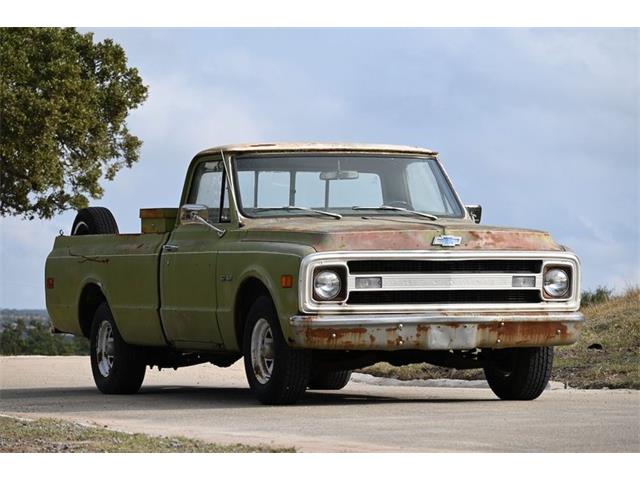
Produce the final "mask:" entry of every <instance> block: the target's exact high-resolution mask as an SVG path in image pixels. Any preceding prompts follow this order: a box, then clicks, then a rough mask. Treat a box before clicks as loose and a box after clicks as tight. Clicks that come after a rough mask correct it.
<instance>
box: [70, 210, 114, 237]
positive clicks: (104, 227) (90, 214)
mask: <svg viewBox="0 0 640 480" xmlns="http://www.w3.org/2000/svg"><path fill="white" fill-rule="evenodd" d="M110 233H111V234H113V233H120V232H119V230H118V224H117V223H116V219H115V218H114V216H113V214H112V213H111V211H109V209H108V208H104V207H89V208H83V209H82V210H79V211H78V214H77V215H76V218H75V220H74V221H73V227H71V235H74V236H76V235H105V234H110Z"/></svg>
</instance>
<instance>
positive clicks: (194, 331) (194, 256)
mask: <svg viewBox="0 0 640 480" xmlns="http://www.w3.org/2000/svg"><path fill="white" fill-rule="evenodd" d="M193 171H194V174H193V175H192V177H191V180H189V179H187V182H189V181H190V185H189V191H188V194H187V197H186V198H187V202H186V203H189V204H199V205H205V206H206V207H207V209H208V212H209V221H210V222H211V223H213V224H215V225H216V226H218V227H220V228H227V227H228V225H225V224H227V223H228V222H229V207H228V205H229V199H228V189H227V186H226V176H225V168H224V164H223V162H222V160H221V159H216V160H211V159H210V158H209V159H203V161H202V162H200V163H199V164H198V165H197V166H196V167H195V170H193ZM223 241H224V240H223V239H221V238H220V237H219V236H218V234H217V233H216V232H215V231H214V230H212V229H211V228H210V227H208V226H207V225H203V224H180V222H178V224H177V225H176V228H175V229H174V230H173V232H172V233H171V236H170V237H169V240H168V241H167V243H166V244H165V245H164V247H163V251H162V255H161V257H160V263H161V268H160V298H161V301H162V303H161V307H160V316H161V319H162V325H163V328H164V331H165V334H166V336H167V339H168V340H169V342H170V343H172V344H173V345H175V346H176V347H181V348H194V349H198V348H201V349H203V350H211V349H222V348H223V342H222V337H221V334H220V330H219V328H218V321H217V318H216V302H217V298H216V264H217V256H218V250H219V249H220V246H221V243H222V242H223Z"/></svg>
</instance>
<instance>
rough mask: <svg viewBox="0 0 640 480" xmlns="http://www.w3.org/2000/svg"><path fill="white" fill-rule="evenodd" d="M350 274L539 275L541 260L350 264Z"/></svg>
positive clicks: (393, 261)
mask: <svg viewBox="0 0 640 480" xmlns="http://www.w3.org/2000/svg"><path fill="white" fill-rule="evenodd" d="M347 265H348V266H349V271H350V272H351V273H367V274H375V273H413V272H416V273H417V272H419V273H477V272H483V273H540V271H541V270H542V260H500V259H482V260H352V261H349V262H347Z"/></svg>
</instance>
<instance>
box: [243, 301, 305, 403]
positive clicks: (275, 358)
mask: <svg viewBox="0 0 640 480" xmlns="http://www.w3.org/2000/svg"><path fill="white" fill-rule="evenodd" d="M243 353H244V367H245V373H246V375H247V380H248V381H249V386H250V387H251V390H252V391H253V393H254V394H255V395H256V397H258V400H260V401H261V402H262V403H264V404H267V405H286V404H293V403H296V402H297V401H298V400H299V399H300V397H302V395H303V394H304V392H305V390H306V388H307V385H308V383H309V372H310V371H311V354H310V352H308V351H306V350H296V349H293V348H290V347H289V346H288V345H287V344H286V342H285V340H284V337H283V335H282V331H281V330H280V323H279V321H278V316H277V314H276V311H275V308H274V306H273V303H272V302H271V299H269V298H268V297H259V298H258V299H257V300H256V301H255V302H254V304H253V306H252V307H251V309H250V310H249V313H248V315H247V318H246V324H245V329H244V338H243Z"/></svg>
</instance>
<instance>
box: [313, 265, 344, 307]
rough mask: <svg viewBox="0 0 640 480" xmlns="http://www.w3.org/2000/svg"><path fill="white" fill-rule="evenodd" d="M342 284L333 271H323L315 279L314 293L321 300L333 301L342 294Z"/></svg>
mask: <svg viewBox="0 0 640 480" xmlns="http://www.w3.org/2000/svg"><path fill="white" fill-rule="evenodd" d="M341 289H342V282H341V281H340V276H339V275H338V274H337V273H336V272H334V271H333V270H323V271H321V272H319V273H318V274H317V275H316V276H315V278H314V279H313V291H314V292H315V294H316V296H317V297H318V298H319V299H320V300H331V299H332V298H335V297H337V296H338V294H339V293H340V290H341Z"/></svg>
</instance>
